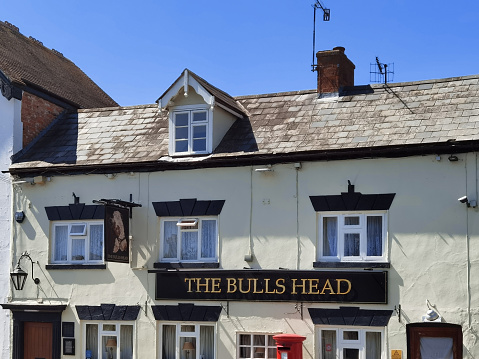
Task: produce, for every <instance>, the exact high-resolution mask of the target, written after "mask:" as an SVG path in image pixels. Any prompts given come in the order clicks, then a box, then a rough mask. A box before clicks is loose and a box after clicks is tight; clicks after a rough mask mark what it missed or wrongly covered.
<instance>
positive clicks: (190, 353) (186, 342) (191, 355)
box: [180, 337, 197, 359]
mask: <svg viewBox="0 0 479 359" xmlns="http://www.w3.org/2000/svg"><path fill="white" fill-rule="evenodd" d="M187 348H194V349H187ZM196 349H197V343H196V338H194V337H180V359H195V358H196Z"/></svg>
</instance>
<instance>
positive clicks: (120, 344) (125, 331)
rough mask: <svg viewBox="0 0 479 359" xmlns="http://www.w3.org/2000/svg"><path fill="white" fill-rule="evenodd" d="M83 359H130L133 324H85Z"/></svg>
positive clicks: (131, 354) (131, 355)
mask: <svg viewBox="0 0 479 359" xmlns="http://www.w3.org/2000/svg"><path fill="white" fill-rule="evenodd" d="M84 326H85V327H84V328H85V330H84V333H85V339H84V343H85V347H84V353H85V358H88V359H90V358H91V359H132V358H133V331H134V326H133V323H130V324H127V323H115V322H100V323H98V322H97V323H93V322H90V323H85V324H84Z"/></svg>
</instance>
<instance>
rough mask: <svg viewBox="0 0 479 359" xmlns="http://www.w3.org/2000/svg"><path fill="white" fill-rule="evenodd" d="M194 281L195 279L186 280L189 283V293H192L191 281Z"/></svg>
mask: <svg viewBox="0 0 479 359" xmlns="http://www.w3.org/2000/svg"><path fill="white" fill-rule="evenodd" d="M192 280H194V279H193V278H185V282H188V293H191V292H192V290H191V281H192Z"/></svg>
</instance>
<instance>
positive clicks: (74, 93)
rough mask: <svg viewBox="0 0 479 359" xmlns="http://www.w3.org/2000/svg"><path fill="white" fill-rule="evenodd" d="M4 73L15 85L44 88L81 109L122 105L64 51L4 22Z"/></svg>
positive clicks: (0, 51) (0, 44) (0, 30)
mask: <svg viewBox="0 0 479 359" xmlns="http://www.w3.org/2000/svg"><path fill="white" fill-rule="evenodd" d="M0 72H3V74H4V75H5V76H6V77H7V79H8V80H9V81H10V83H11V84H13V85H14V86H17V87H20V88H22V89H24V88H26V87H29V88H34V89H35V90H40V91H42V92H45V93H48V94H50V95H52V96H54V97H57V98H60V99H62V100H64V101H65V100H66V102H68V103H70V104H71V105H73V106H74V107H77V108H98V107H108V106H118V104H117V103H116V102H115V101H114V100H113V99H112V98H111V97H110V96H108V95H107V94H106V93H105V92H104V91H103V90H102V89H101V88H100V87H98V86H97V85H96V84H95V83H94V82H93V81H92V80H91V79H90V78H89V77H88V76H87V75H85V73H83V71H82V70H80V69H79V68H78V67H77V66H76V65H75V64H74V63H73V62H71V61H70V60H68V59H67V58H65V57H64V56H63V55H62V54H61V53H59V52H58V51H55V50H50V49H48V48H46V47H45V46H43V44H42V43H41V42H40V41H38V40H35V39H34V38H31V37H30V38H28V37H26V36H24V35H22V34H21V33H20V32H19V30H18V28H16V27H15V26H13V25H11V24H9V23H7V22H2V21H0Z"/></svg>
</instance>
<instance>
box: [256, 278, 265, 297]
mask: <svg viewBox="0 0 479 359" xmlns="http://www.w3.org/2000/svg"><path fill="white" fill-rule="evenodd" d="M253 283H254V285H253V288H254V289H253V293H255V294H261V293H264V290H263V289H261V292H260V291H258V290H257V289H256V284H257V283H258V278H254V279H253Z"/></svg>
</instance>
